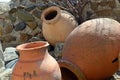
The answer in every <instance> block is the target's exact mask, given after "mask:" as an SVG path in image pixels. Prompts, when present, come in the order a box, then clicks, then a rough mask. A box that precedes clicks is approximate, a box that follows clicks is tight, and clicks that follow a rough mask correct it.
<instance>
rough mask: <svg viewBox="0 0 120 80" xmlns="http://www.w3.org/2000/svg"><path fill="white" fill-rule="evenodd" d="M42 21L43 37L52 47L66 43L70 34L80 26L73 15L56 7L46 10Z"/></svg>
mask: <svg viewBox="0 0 120 80" xmlns="http://www.w3.org/2000/svg"><path fill="white" fill-rule="evenodd" d="M41 20H42V32H43V36H44V37H45V39H46V40H47V41H48V42H49V43H50V44H51V45H55V44H56V43H57V42H64V41H65V39H66V37H67V36H68V35H69V33H70V32H71V31H72V30H73V29H74V28H75V27H76V26H77V25H78V24H77V22H76V21H75V18H74V16H73V15H72V14H70V13H68V12H67V11H64V10H61V9H60V8H59V7H56V6H52V7H49V8H47V9H45V10H44V11H43V13H42V15H41Z"/></svg>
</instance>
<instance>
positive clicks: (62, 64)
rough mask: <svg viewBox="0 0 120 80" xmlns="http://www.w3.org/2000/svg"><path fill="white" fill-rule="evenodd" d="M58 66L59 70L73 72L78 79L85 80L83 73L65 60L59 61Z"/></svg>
mask: <svg viewBox="0 0 120 80" xmlns="http://www.w3.org/2000/svg"><path fill="white" fill-rule="evenodd" d="M58 64H59V66H60V68H67V69H68V70H70V71H71V72H73V73H74V74H75V76H76V77H77V78H78V79H80V80H86V76H85V75H84V73H83V72H82V71H81V70H80V68H79V67H78V66H76V65H74V64H73V63H72V62H70V61H68V60H65V59H60V60H58Z"/></svg>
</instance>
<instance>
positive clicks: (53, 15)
mask: <svg viewBox="0 0 120 80" xmlns="http://www.w3.org/2000/svg"><path fill="white" fill-rule="evenodd" d="M56 15H57V11H51V12H49V13H48V14H46V15H45V19H46V20H51V19H54V18H55V17H56Z"/></svg>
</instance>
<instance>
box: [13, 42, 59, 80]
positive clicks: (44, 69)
mask: <svg viewBox="0 0 120 80" xmlns="http://www.w3.org/2000/svg"><path fill="white" fill-rule="evenodd" d="M48 45H49V44H48V42H45V41H36V42H30V43H25V44H21V45H19V46H17V50H18V51H19V53H20V58H19V60H18V62H17V63H16V65H15V67H14V69H13V72H12V80H61V72H60V68H59V65H58V63H57V61H56V60H55V59H54V58H53V57H52V56H51V55H50V54H49V53H48V51H47V46H48Z"/></svg>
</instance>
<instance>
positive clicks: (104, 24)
mask: <svg viewBox="0 0 120 80" xmlns="http://www.w3.org/2000/svg"><path fill="white" fill-rule="evenodd" d="M119 52H120V23H119V22H117V21H115V20H113V19H109V18H97V19H92V20H88V21H86V22H84V23H82V24H81V25H80V26H78V27H77V28H76V29H74V30H73V31H72V32H71V33H70V35H69V36H68V37H67V39H66V41H65V44H64V47H63V51H62V59H61V60H59V64H60V68H61V71H63V70H62V69H63V68H66V69H67V70H69V71H71V72H72V73H73V74H75V75H76V77H77V78H78V79H76V80H85V79H81V78H82V77H83V76H82V75H84V77H85V78H86V80H104V79H107V78H109V77H111V76H112V75H113V74H114V73H115V72H116V71H117V70H118V54H119ZM68 62H69V63H68ZM74 66H76V67H78V68H76V70H77V71H79V72H76V70H75V69H74ZM81 73H82V75H81ZM62 74H63V73H62ZM64 75H68V73H66V74H64ZM79 75H80V77H81V78H79ZM63 78H64V76H63ZM68 80H72V79H68ZM74 80H75V79H74Z"/></svg>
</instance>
